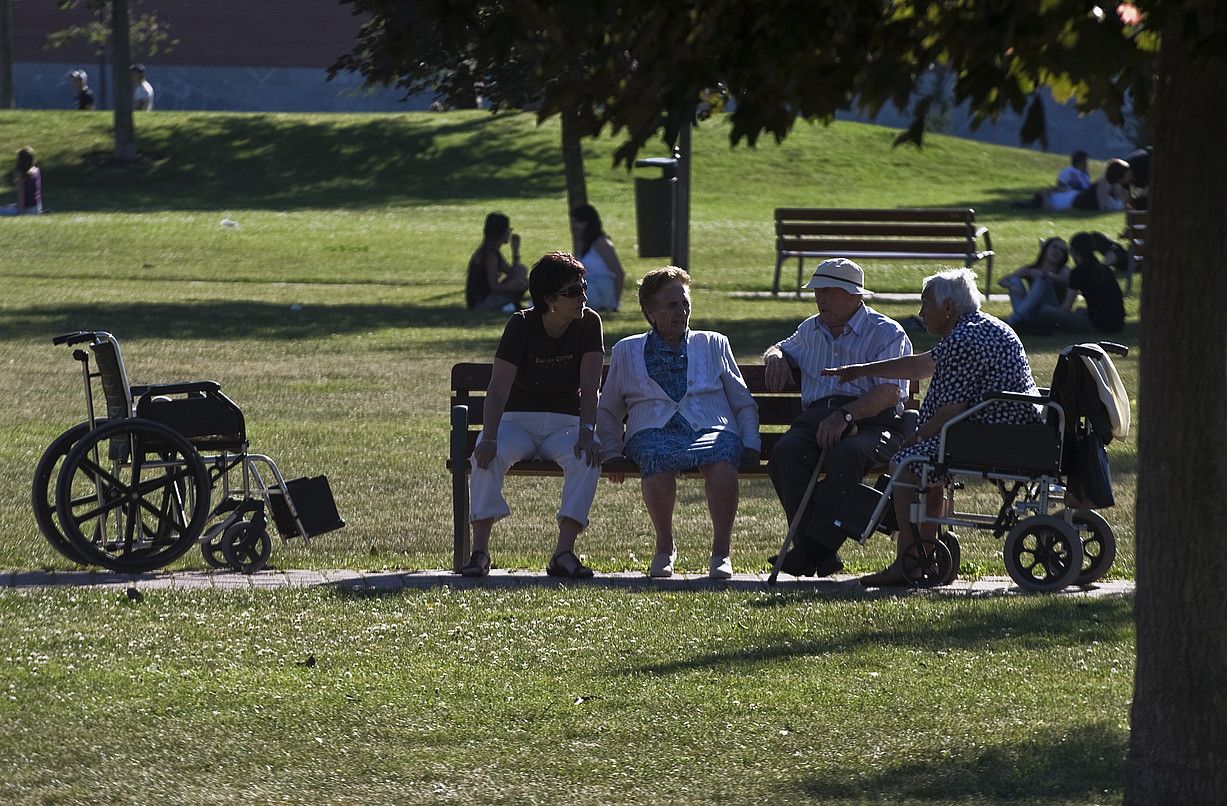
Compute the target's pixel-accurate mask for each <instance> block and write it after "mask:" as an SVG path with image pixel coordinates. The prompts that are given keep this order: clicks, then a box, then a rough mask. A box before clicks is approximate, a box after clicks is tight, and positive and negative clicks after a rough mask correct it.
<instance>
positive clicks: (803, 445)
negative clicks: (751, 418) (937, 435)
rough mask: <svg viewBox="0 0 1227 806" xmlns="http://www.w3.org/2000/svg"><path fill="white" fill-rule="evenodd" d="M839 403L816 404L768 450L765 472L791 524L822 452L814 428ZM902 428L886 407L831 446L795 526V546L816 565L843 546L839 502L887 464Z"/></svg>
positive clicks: (897, 442) (895, 448)
mask: <svg viewBox="0 0 1227 806" xmlns="http://www.w3.org/2000/svg"><path fill="white" fill-rule="evenodd" d="M843 402H846V400H845V401H843ZM839 405H840V403H839V402H835V403H834V405H823V402H821V401H820V402H819V403H818V404H815V405H813V406H811V407H810V408H808V409H806V410H805V411H804V412H803V413H802V414H801V416H800V417H798V418H797V419H796V420H795V421H794V422H793V424H792V425H791V426H789V428H788V431H787V432H786V433H785V434H784V436H782V437H780V440H779V442H777V443H776V444H775V447H774V448H772V449H771V457H770V459H769V460H768V463H767V470H768V472H769V473H770V474H771V483H772V484H773V485H774V486H775V493H776V495H777V496H779V498H780V503H781V504H782V505H783V506H784V514H785V515H786V516H787V517H788V522H789V523H790V524H791V523H792V519H793V517H794V516H795V515H796V514H797V509H798V507H800V506H801V499H802V498H804V497H805V489H806V487H808V486H809V480H810V477H811V476H813V474H814V468H815V467H817V466H818V459H819V457H820V456H821V454H822V451H821V449H819V447H818V443H817V438H818V424H819V423H820V422H822V421H823V420H824V419H826V418H827V417H829V416H830V415H831V413H832V412H833V411H835V409H836V408H837V407H838V406H839ZM900 425H901V420H900V418H898V417H897V416H895V414H894V411H893V409H888V410H887V411H885V412H883V413H882V414H879V415H878V416H876V417H873V418H871V419H869V420H866V421H863V422H859V423H857V432H856V433H855V434H853V435H851V436H847V437H844V438H843V439H842V440H840V441H839V444H837V445H835V447H833V448H831V450H830V453H829V455H828V456H827V458H826V461H825V462H824V463H823V466H822V470H823V473H824V478H823V479H822V480H821V481H819V482H818V486H816V487H815V488H814V493H813V495H812V496H811V497H810V502H809V506H808V507H807V511H806V512H805V514H804V515H803V516H802V520H801V523H800V524H799V525H798V528H797V538H796V544H797V548H798V549H801V550H802V551H804V553H806V554H809V555H810V557H811V559H813V560H814V561H815V562H817V561H820V560H822V559H824V558H826V557H829V556H831V555H833V554H835V552H837V551H839V547H840V546H842V545H843V542H844V536H843V534H841V533H840V532H839V530H837V529H836V528H835V526H834V525H833V523H832V521H833V520H834V519H835V517H836V515H837V513H838V510H839V504H840V502H841V501H842V500H843V497H844V495H845V494H846V493H847V492H848V490H850V489H852V488H853V487H854V486H856V484H857V483H859V482H860V480H861V479H862V478H864V477H865V474H866V473H868V472H869V471H870V470H871V469H872V468H874V467H877V466H878V465H881V464H885V463H886V462H887V460H889V459H890V457H891V455H892V454H893V453H894V452H895V450H897V448H898V444H899V427H900Z"/></svg>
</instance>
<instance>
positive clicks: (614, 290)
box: [571, 204, 626, 311]
mask: <svg viewBox="0 0 1227 806" xmlns="http://www.w3.org/2000/svg"><path fill="white" fill-rule="evenodd" d="M571 233H572V234H573V235H574V236H575V243H576V244H577V247H576V255H577V256H578V257H579V260H580V262H581V263H583V264H584V270H585V271H586V272H587V273H588V274H587V277H588V304H589V305H591V306H592V307H593V308H594V309H596V310H598V311H617V310H618V306H619V305H620V304H621V302H622V284H623V283H624V282H625V280H626V273H625V272H624V271H623V270H622V263H621V261H619V260H618V253H617V252H616V251H614V245H613V241H611V240H609V236H608V235H606V234H605V228H604V226H602V224H601V214H600V213H598V212H597V211H596V208H595V207H593V206H592V205H591V204H578V205H576V206H575V207H574V208H573V209H572V210H571Z"/></svg>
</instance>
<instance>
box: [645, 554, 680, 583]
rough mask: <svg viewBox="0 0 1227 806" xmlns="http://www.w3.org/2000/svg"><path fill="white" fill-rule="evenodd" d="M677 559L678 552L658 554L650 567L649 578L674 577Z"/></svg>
mask: <svg viewBox="0 0 1227 806" xmlns="http://www.w3.org/2000/svg"><path fill="white" fill-rule="evenodd" d="M676 559H677V552H676V551H671V552H669V553H668V554H666V553H664V552H663V551H662V552H658V553H657V554H656V556H655V557H653V558H652V564H651V565H649V566H648V576H650V577H658V578H659V577H671V576H673V561H674V560H676Z"/></svg>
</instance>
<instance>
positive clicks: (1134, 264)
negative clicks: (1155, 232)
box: [1120, 210, 1149, 294]
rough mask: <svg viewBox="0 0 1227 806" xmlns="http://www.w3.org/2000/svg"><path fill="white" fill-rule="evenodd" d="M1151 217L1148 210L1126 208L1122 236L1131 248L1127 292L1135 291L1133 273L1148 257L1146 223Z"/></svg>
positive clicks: (1127, 270)
mask: <svg viewBox="0 0 1227 806" xmlns="http://www.w3.org/2000/svg"><path fill="white" fill-rule="evenodd" d="M1148 219H1149V216H1148V215H1147V211H1146V210H1126V211H1125V229H1124V230H1123V231H1122V232H1121V234H1120V237H1121V238H1123V239H1124V241H1125V245H1126V247H1127V248H1128V250H1129V260H1128V261H1127V262H1126V265H1125V293H1126V294H1130V293H1132V292H1133V273H1134V272H1135V271H1137V270H1138V268H1139V267H1140V266H1141V265H1142V261H1143V260H1145V259H1146V224H1147V221H1148Z"/></svg>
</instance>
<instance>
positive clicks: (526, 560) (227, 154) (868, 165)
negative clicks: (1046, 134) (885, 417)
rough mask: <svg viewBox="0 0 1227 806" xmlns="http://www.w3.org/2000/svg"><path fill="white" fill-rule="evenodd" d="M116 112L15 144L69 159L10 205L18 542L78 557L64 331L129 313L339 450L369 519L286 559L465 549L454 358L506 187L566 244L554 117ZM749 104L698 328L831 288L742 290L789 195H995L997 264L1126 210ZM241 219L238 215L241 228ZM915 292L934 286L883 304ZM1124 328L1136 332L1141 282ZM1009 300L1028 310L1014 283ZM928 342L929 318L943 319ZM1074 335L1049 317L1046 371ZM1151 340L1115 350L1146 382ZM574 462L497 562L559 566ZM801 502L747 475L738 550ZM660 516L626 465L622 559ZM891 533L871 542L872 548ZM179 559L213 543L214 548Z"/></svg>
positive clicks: (420, 556)
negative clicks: (1053, 332)
mask: <svg viewBox="0 0 1227 806" xmlns="http://www.w3.org/2000/svg"><path fill="white" fill-rule="evenodd" d="M108 123H109V118H108V117H107V116H106V115H105V114H92V113H85V114H70V113H60V112H18V113H11V114H9V115H6V116H4V117H3V118H0V142H30V143H33V144H34V145H35V147H36V148H37V149H38V151H39V153H40V155H41V160H42V164H43V166H44V172H45V185H46V203H47V205H48V207H49V208H50V209H51V210H52V211H53V213H52V214H51V215H46V216H42V217H39V218H25V219H19V220H10V221H6V222H4V228H3V229H4V236H5V237H4V238H3V239H0V271H2V272H3V274H4V279H5V284H6V292H7V293H6V294H5V295H4V298H3V299H2V300H0V340H3V342H4V343H5V346H6V353H7V359H8V368H7V371H6V372H5V373H4V374H3V376H2V379H0V417H2V419H3V420H4V422H6V423H11V424H12V425H11V428H10V430H9V431H8V436H7V438H6V439H4V440H3V443H2V444H0V492H3V493H4V494H3V495H0V526H3V529H4V533H5V534H6V536H7V539H6V540H5V541H4V542H3V543H2V544H0V567H9V568H30V567H67V565H68V564H67V562H66V561H64V560H62V559H61V558H59V557H58V555H56V554H54V553H53V552H52V551H51V550H50V548H48V547H47V546H46V545H45V544H44V542H43V541H42V539H41V537H40V536H39V535H38V533H37V530H36V528H35V525H34V523H33V519H32V518H31V516H30V508H29V504H28V493H27V490H28V486H29V478H30V474H31V473H32V471H33V466H34V464H35V462H36V461H37V458H38V456H39V455H40V454H41V452H42V451H43V449H44V448H45V447H46V445H47V444H48V443H49V442H50V441H51V440H52V439H53V438H54V436H55V435H56V434H58V433H59V432H61V431H62V430H64V429H65V428H67V427H68V426H69V425H70V424H71V423H74V422H77V421H79V420H80V419H82V416H83V413H84V407H83V406H84V404H83V397H82V392H81V388H80V378H79V373H78V371H77V369H76V365H75V363H74V362H72V361H71V360H70V358H69V355H68V351H67V350H63V349H58V348H52V347H51V345H50V337H51V336H52V335H54V334H55V333H59V332H64V331H67V330H72V329H103V330H110V331H111V332H113V333H115V334H116V335H117V336H119V338H120V340H121V342H122V343H123V345H124V347H125V350H126V359H127V364H128V370H129V374H130V376H131V377H132V380H133V382H135V383H141V382H165V381H171V380H181V379H188V378H212V379H216V380H219V381H221V382H222V384H223V389H224V390H225V391H226V392H227V393H228V394H229V395H230V396H231V397H232V398H234V399H235V400H236V401H238V402H239V404H240V405H241V406H242V407H243V409H244V411H245V413H246V414H247V420H248V425H249V431H250V434H251V438H252V444H253V447H254V449H255V450H257V451H260V452H264V453H268V454H269V455H271V456H273V457H274V458H275V459H276V460H277V461H278V462H279V463H280V464H281V465H282V467H283V469H284V470H285V471H286V472H287V473H289V474H291V475H307V474H315V473H321V472H322V473H327V474H328V475H329V477H330V478H331V480H332V483H333V486H334V490H335V491H336V494H337V500H338V505H339V507H340V509H341V511H342V515H343V517H344V518H345V519H346V520H347V521H348V523H349V526H348V527H347V528H346V529H345V530H343V531H341V532H339V533H335V534H332V535H328V536H326V537H324V538H321V539H320V540H319V541H317V542H316V543H315V545H314V546H313V547H312V548H311V550H309V551H306V550H304V549H303V548H302V547H300V546H297V545H294V546H290V547H287V548H285V549H282V548H280V547H278V548H277V549H276V550H275V551H274V555H273V562H274V564H277V565H280V566H282V567H293V566H315V567H321V566H322V567H334V566H343V567H344V566H356V567H370V568H384V567H398V568H417V567H441V566H444V565H445V564H446V563H447V562H448V560H449V558H450V541H451V532H450V509H449V507H447V506H446V504H445V502H446V501H447V500H448V498H449V493H450V487H449V482H448V479H447V477H446V476H445V475H444V473H443V465H442V461H443V455H444V452H445V450H446V444H447V440H446V429H447V417H448V412H447V403H446V399H447V373H448V369H449V367H450V366H451V364H452V363H454V362H455V361H457V360H489V359H490V357H491V355H492V354H493V348H494V344H495V343H496V341H497V339H498V336H499V334H500V332H501V329H502V324H503V321H504V317H503V316H502V315H499V314H492V315H490V314H474V313H469V312H467V311H464V310H463V308H462V307H461V287H462V284H463V277H462V275H463V267H464V266H465V263H466V262H467V259H468V255H469V253H470V252H471V251H472V249H474V248H475V246H476V245H477V242H478V240H479V238H480V228H481V223H482V219H483V217H484V215H485V213H486V212H487V211H488V210H490V209H501V210H504V211H505V212H507V213H508V214H509V215H511V217H512V222H513V226H514V227H515V228H516V229H517V231H519V232H521V233H522V234H523V238H524V244H525V254H526V255H527V256H530V257H531V256H533V255H536V254H539V253H541V252H543V251H546V250H548V249H556V248H566V247H567V246H568V243H567V239H568V237H569V236H568V234H567V232H568V231H567V219H566V215H565V201H564V196H565V194H564V189H563V184H562V174H561V165H560V164H559V162H558V159H557V129H556V125H555V124H554V123H549V124H546V125H544V126H537V125H536V124H535V123H534V121H533V119H532V117H531V116H529V115H522V114H521V115H498V116H491V115H489V114H486V113H464V112H458V113H447V114H429V113H423V114H406V115H354V116H345V115H334V116H324V115H320V116H311V115H269V116H261V115H242V114H233V115H232V114H195V113H167V114H165V115H163V114H159V115H156V116H148V117H147V118H144V119H142V120H141V121H140V123H141V129H140V132H139V134H140V142H141V145H142V148H143V149H145V151H146V152H147V154H148V155H150V159H149V160H147V161H146V162H145V163H144V164H143V165H142V166H141V167H138V168H135V169H130V170H129V169H120V168H116V167H113V166H110V165H108V164H106V162H105V160H103V159H102V158H101V156H102V155H104V154H105V151H106V148H107V137H108ZM726 136H727V135H726V130H725V129H724V127H722V126H720V125H706V126H704V127H702V128H701V129H699V130H698V132H697V133H696V138H695V143H696V145H695V153H696V157H695V172H694V176H695V178H694V215H693V218H694V234H693V237H692V240H693V243H694V256H693V260H692V274H693V276H694V278H695V313H694V324H695V326H696V327H701V328H709V329H714V330H719V331H721V332H724V333H726V334H728V335H729V337H730V339H731V341H732V344H733V346H734V350H735V351H736V352H737V354H738V358H739V360H742V361H756V360H758V356H759V355H760V354H761V352H762V351H763V350H764V349H765V348H766V347H767V346H769V345H770V344H772V343H773V342H775V341H777V340H778V339H780V338H783V337H784V336H786V335H788V334H789V333H790V332H791V331H792V329H793V328H794V327H795V326H796V323H797V322H799V321H800V320H801V319H802V318H804V317H805V316H807V315H809V313H810V312H811V311H812V302H809V301H804V300H800V301H799V300H795V299H791V298H785V299H783V300H770V299H767V300H747V299H736V298H731V297H729V295H728V292H729V291H733V290H762V289H765V288H768V287H769V283H770V275H771V271H772V266H773V263H774V256H773V254H772V245H773V235H772V223H771V221H772V219H771V210H772V208H773V207H774V206H776V205H781V204H829V205H841V204H842V205H862V206H895V205H901V204H913V205H948V204H962V205H971V206H973V207H975V208H976V209H977V211H978V215H979V217H980V218H981V219H983V220H984V221H985V222H986V223H987V224H988V226H989V227H990V228H991V230H992V232H993V239H994V245H995V246H996V247H997V249H998V251H999V259H998V266H999V269H998V276H1000V274H1002V273H1004V272H1005V271H1008V270H1009V269H1010V268H1012V267H1013V266H1015V265H1018V264H1021V263H1023V262H1026V261H1028V260H1030V259H1031V258H1032V257H1033V256H1034V252H1035V248H1036V246H1035V245H1036V243H1037V240H1038V239H1040V238H1043V237H1046V236H1049V235H1052V234H1062V235H1065V236H1069V235H1070V234H1072V232H1073V231H1075V230H1077V229H1084V228H1090V229H1101V230H1103V231H1105V232H1110V233H1115V232H1116V231H1117V230H1119V228H1120V225H1121V222H1120V220H1119V219H1120V215H1119V214H1117V215H1103V216H1091V217H1087V216H1083V215H1081V214H1073V215H1071V216H1070V217H1067V218H1062V219H1059V220H1057V219H1054V218H1052V217H1051V216H1050V215H1049V214H1047V213H1043V212H1042V211H1032V210H1016V209H1013V208H1011V207H1010V205H1009V202H1010V201H1011V200H1015V199H1021V198H1025V197H1026V195H1027V194H1028V192H1029V191H1030V190H1032V189H1034V188H1036V187H1041V186H1043V185H1045V184H1046V183H1048V182H1049V181H1050V180H1051V177H1052V176H1053V175H1054V174H1055V172H1056V170H1057V169H1058V168H1059V167H1060V165H1061V164H1062V162H1063V158H1062V157H1061V156H1059V155H1049V154H1041V153H1036V152H1031V151H1022V150H1018V149H1008V148H1002V147H998V146H990V145H982V144H978V143H970V142H967V141H961V140H953V139H949V138H943V137H934V138H932V141H931V144H930V145H928V146H927V147H926V148H925V149H924V150H923V151H916V150H914V149H910V148H904V149H891V148H890V147H889V140H890V137H891V133H890V132H889V131H888V130H886V129H883V128H880V127H874V126H863V125H859V124H845V123H838V124H836V125H834V126H832V127H831V128H822V127H817V126H809V125H805V124H802V125H801V126H800V127H799V128H798V130H797V131H796V133H795V134H794V136H793V137H790V138H789V140H787V141H786V142H785V143H784V144H783V145H781V146H775V145H765V146H763V147H760V148H758V149H746V148H738V149H735V150H730V149H729V148H728V145H727V139H726ZM612 148H613V142H612V141H609V140H602V141H597V142H595V143H591V144H589V145H588V146H587V153H586V157H587V163H588V168H589V193H590V196H591V198H592V200H593V203H594V204H596V205H597V207H598V208H599V209H600V210H601V211H602V213H603V215H604V217H605V219H606V221H607V229H608V231H609V232H610V233H611V234H612V236H613V238H614V240H615V242H616V243H617V244H618V246H619V247H620V253H621V255H622V257H623V258H624V260H625V262H626V264H627V268H628V271H629V272H630V273H631V275H632V276H639V275H642V273H643V272H644V271H645V270H646V269H648V268H651V267H654V266H657V265H660V263H661V260H659V259H641V258H638V257H637V256H636V253H635V248H634V242H635V240H634V210H633V201H632V199H633V189H632V179H633V176H632V175H629V174H628V173H627V172H626V171H625V170H624V169H621V168H618V169H615V168H612V167H611V163H610V154H611V152H612ZM223 217H228V218H230V219H233V220H235V221H238V222H239V225H240V226H239V227H238V228H237V229H231V228H223V227H221V226H219V221H220V220H221V219H222V218H223ZM936 268H938V267H936V266H934V265H932V264H928V265H925V264H919V265H915V266H910V265H907V264H898V263H891V262H885V263H879V264H876V265H870V266H869V268H868V270H869V281H868V284H869V286H870V287H871V288H873V289H876V290H882V291H915V290H917V288H918V287H919V282H920V280H921V279H922V278H923V277H924V276H925V275H926V274H928V273H931V272H932V271H934V270H935V269H936ZM878 307H880V308H881V309H882V310H883V311H884V312H886V313H888V314H891V315H894V316H897V317H901V316H906V315H909V314H911V313H914V309H915V307H916V306H915V305H913V304H890V303H883V304H881V305H879V306H878ZM1129 308H1130V311H1129V313H1130V318H1131V324H1130V326H1129V329H1128V330H1127V331H1126V333H1125V334H1124V335H1123V341H1125V342H1126V343H1127V344H1129V345H1130V346H1131V347H1136V335H1137V333H1136V325H1135V323H1136V317H1137V298H1136V296H1135V297H1132V298H1131V299H1130V300H1129ZM989 309H990V310H991V311H994V312H996V313H998V314H1004V313H1005V308H1004V303H992V304H990V306H989ZM644 327H645V325H644V322H643V320H642V317H641V316H639V314H638V313H637V311H636V306H635V305H634V303H633V301H629V300H628V304H627V305H626V306H625V308H624V310H623V312H621V313H619V314H613V315H610V316H608V317H607V318H606V345H607V347H608V346H611V345H612V344H613V343H614V341H616V340H617V339H618V338H621V337H622V336H625V335H627V334H630V333H634V332H640V331H642V329H643V328H644ZM916 342H917V348H918V349H924V348H927V347H928V346H929V344H930V343H931V339H929V338H928V337H927V336H919V337H917V339H916ZM1065 343H1066V341H1065V339H1062V338H1059V337H1053V338H1035V339H1029V340H1028V342H1027V346H1028V350H1029V352H1030V354H1031V357H1032V361H1033V364H1034V367H1035V370H1036V375H1037V378H1038V379H1039V381H1040V383H1041V384H1045V383H1046V381H1047V378H1048V377H1049V376H1050V373H1051V370H1052V366H1053V363H1054V361H1055V353H1056V350H1057V349H1059V348H1060V347H1061V346H1062V345H1063V344H1065ZM1136 362H1137V354H1136V351H1135V352H1134V353H1133V354H1132V355H1130V356H1129V357H1128V358H1126V359H1124V360H1122V361H1119V362H1118V365H1119V366H1120V369H1121V371H1122V374H1123V375H1124V377H1125V380H1126V384H1127V386H1128V387H1129V388H1130V389H1131V390H1132V389H1136V386H1137V384H1136ZM1135 446H1136V443H1135V441H1134V440H1133V439H1130V440H1126V441H1123V442H1120V443H1116V444H1114V445H1112V446H1111V452H1112V459H1113V462H1114V469H1115V472H1116V481H1117V487H1118V493H1119V496H1118V497H1119V500H1120V504H1119V505H1118V506H1117V508H1116V509H1115V510H1113V511H1112V512H1110V513H1109V517H1110V520H1112V522H1113V523H1114V525H1115V526H1116V528H1117V532H1118V537H1119V539H1120V544H1121V552H1120V557H1119V559H1118V561H1117V564H1116V567H1115V571H1114V573H1115V574H1117V575H1120V574H1124V575H1126V576H1131V575H1132V568H1133V560H1132V557H1133V552H1132V545H1133V540H1132V538H1133V518H1132V510H1133V491H1134V487H1135V484H1134V454H1135ZM557 486H558V483H557V480H554V479H547V480H540V481H532V480H514V481H513V482H512V483H511V485H510V487H511V489H510V500H511V503H512V506H513V508H514V510H515V512H516V517H513V518H512V519H509V521H507V522H505V523H504V524H500V526H499V528H498V530H497V533H496V535H495V544H494V554H495V561H496V562H497V563H500V564H502V565H504V566H509V567H517V566H520V567H522V566H538V565H543V564H544V562H545V559H546V556H545V555H546V552H547V551H548V547H547V546H546V545H545V541H543V540H542V539H541V536H540V534H539V532H540V529H541V524H543V523H549V521H550V520H551V513H552V512H553V509H554V507H555V506H556V503H555V498H556V496H557V489H556V488H557ZM683 487H684V489H683V492H682V495H681V498H682V501H681V507H680V511H679V515H678V517H679V521H680V522H681V525H682V528H681V530H680V531H681V538H680V539H681V541H682V546H681V550H682V563H683V565H687V566H690V567H696V568H697V567H699V566H700V564H701V563H703V562H705V555H706V543H707V540H708V537H707V532H708V526H707V523H706V513H705V510H704V508H703V507H702V505H701V497H702V492H701V489H700V488H699V486H698V485H697V484H687V485H683ZM784 529H785V524H784V519H783V516H782V514H781V513H780V511H779V508H778V505H777V504H775V502H774V499H773V496H772V493H771V490H770V488H769V486H768V485H767V484H766V483H763V482H751V483H747V484H745V485H744V488H743V493H742V504H741V509H740V516H739V519H738V524H737V531H736V535H735V544H734V548H735V552H736V553H735V561H736V562H737V563H738V564H739V565H743V566H745V565H751V566H757V565H761V564H763V561H764V558H765V557H766V556H767V555H768V554H769V553H771V552H772V550H773V548H774V547H776V546H778V542H779V539H780V536H781V535H782V533H783V530H784ZM968 537H969V538H970V540H969V541H968V543H969V544H970V545H969V546H968V550H967V551H965V553H964V557H965V560H964V574H965V575H976V574H981V573H1001V572H1002V567H1001V561H1000V557H999V546H998V544H997V542H996V541H994V540H992V539H991V537H987V536H974V535H968ZM651 542H652V541H651V537H650V527H649V525H648V522H647V518H646V515H645V514H644V513H643V512H642V504H641V501H640V500H639V493H638V489H637V485H635V484H633V483H632V484H628V485H624V486H623V487H622V488H617V487H615V486H613V485H608V484H602V486H601V488H600V490H599V493H598V502H597V506H596V507H595V509H594V513H593V528H592V529H591V531H590V533H589V534H588V535H586V536H585V538H584V540H583V541H582V544H581V548H582V550H583V551H584V552H585V553H586V554H587V555H588V557H589V559H590V560H591V561H592V562H593V563H594V564H595V565H596V567H597V568H599V569H604V570H612V569H620V568H628V567H631V568H634V567H639V566H642V565H646V562H647V558H648V557H649V556H650V550H651ZM889 551H890V547H889V544H888V542H887V541H885V540H876V541H871V542H870V544H869V545H868V546H867V547H866V548H865V549H864V550H860V549H855V548H853V549H850V550H849V551H848V552H846V554H847V560H848V562H849V566H850V568H851V569H852V570H869V569H870V568H871V567H873V566H877V565H878V564H879V563H881V562H882V561H883V560H884V559H885V558H886V556H887V554H888V553H889ZM180 562H181V566H187V567H200V565H201V563H202V560H201V559H200V557H199V555H197V554H194V553H193V554H191V555H189V556H188V557H186V558H185V559H184V560H182V561H180Z"/></svg>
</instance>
